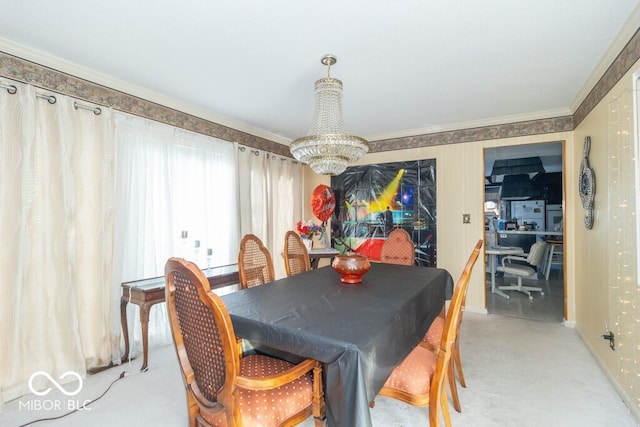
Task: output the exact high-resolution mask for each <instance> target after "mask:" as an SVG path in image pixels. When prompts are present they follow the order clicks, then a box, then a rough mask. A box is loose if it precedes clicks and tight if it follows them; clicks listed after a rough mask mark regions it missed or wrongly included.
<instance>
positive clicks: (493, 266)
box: [491, 254, 509, 299]
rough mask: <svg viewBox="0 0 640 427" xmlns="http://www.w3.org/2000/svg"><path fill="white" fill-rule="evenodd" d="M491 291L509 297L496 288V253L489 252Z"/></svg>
mask: <svg viewBox="0 0 640 427" xmlns="http://www.w3.org/2000/svg"><path fill="white" fill-rule="evenodd" d="M491 293H493V294H497V295H500V296H501V297H503V298H506V299H509V295H507V294H505V293H504V292H502V291H501V290H500V289H498V288H496V254H491Z"/></svg>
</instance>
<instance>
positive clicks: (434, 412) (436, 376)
mask: <svg viewBox="0 0 640 427" xmlns="http://www.w3.org/2000/svg"><path fill="white" fill-rule="evenodd" d="M481 242H482V241H480V243H481ZM479 253H480V249H479V247H478V246H476V248H475V249H474V250H473V252H472V254H471V256H470V257H469V260H468V261H467V266H466V267H465V269H464V271H463V272H462V275H461V276H460V278H459V279H458V283H457V284H456V287H455V288H454V291H453V297H452V298H451V303H450V305H449V310H448V311H447V315H446V318H445V321H444V325H443V332H442V339H441V340H440V343H439V345H438V347H437V351H436V352H434V351H432V349H430V348H428V345H427V344H426V343H424V341H423V342H421V343H420V344H419V345H417V346H416V347H415V348H414V349H413V350H412V351H411V353H409V355H408V356H407V357H406V358H405V359H404V360H403V361H402V363H401V364H400V365H398V366H397V367H396V368H395V369H394V370H393V372H392V373H391V376H390V377H389V378H388V379H387V381H386V382H385V384H384V386H383V387H382V389H381V390H380V393H379V394H380V395H382V396H388V397H392V398H394V399H398V400H401V401H403V402H407V403H409V404H411V405H414V406H429V425H430V426H431V427H436V426H439V425H440V409H441V410H442V415H443V418H444V421H445V425H447V426H450V425H451V419H450V414H449V405H448V402H447V393H446V390H445V387H444V383H445V379H446V378H447V377H449V376H450V369H449V366H450V364H451V353H452V349H453V345H454V343H455V341H456V339H457V336H458V326H459V324H460V316H461V315H462V303H463V301H464V297H465V295H466V293H467V288H468V286H469V278H470V276H471V269H472V267H473V265H474V264H475V262H476V260H477V258H478V255H479ZM423 344H424V345H423Z"/></svg>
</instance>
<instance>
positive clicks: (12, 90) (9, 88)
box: [0, 83, 18, 95]
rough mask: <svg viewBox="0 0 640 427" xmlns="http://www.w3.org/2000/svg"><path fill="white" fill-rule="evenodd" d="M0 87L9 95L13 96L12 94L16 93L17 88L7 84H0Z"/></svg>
mask: <svg viewBox="0 0 640 427" xmlns="http://www.w3.org/2000/svg"><path fill="white" fill-rule="evenodd" d="M0 87H1V88H3V89H6V90H7V92H9V93H10V94H11V95H13V94H14V93H16V92H17V91H18V88H17V87H15V86H14V85H8V84H4V83H0Z"/></svg>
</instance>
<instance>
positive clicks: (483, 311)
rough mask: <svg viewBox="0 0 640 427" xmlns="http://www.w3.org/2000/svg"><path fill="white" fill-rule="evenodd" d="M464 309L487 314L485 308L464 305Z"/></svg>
mask: <svg viewBox="0 0 640 427" xmlns="http://www.w3.org/2000/svg"><path fill="white" fill-rule="evenodd" d="M464 311H467V312H469V313H478V314H489V312H488V311H487V309H486V308H480V307H472V306H468V305H467V306H465V308H464Z"/></svg>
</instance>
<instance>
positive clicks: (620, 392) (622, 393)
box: [573, 322, 640, 423]
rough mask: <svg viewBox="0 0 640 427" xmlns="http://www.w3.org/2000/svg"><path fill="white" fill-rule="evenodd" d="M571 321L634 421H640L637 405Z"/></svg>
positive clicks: (639, 411) (639, 409) (639, 410)
mask: <svg viewBox="0 0 640 427" xmlns="http://www.w3.org/2000/svg"><path fill="white" fill-rule="evenodd" d="M573 323H574V329H575V330H576V332H577V333H578V336H579V337H580V339H581V340H582V343H583V344H584V345H585V347H587V349H588V350H589V353H591V355H592V356H593V358H594V359H596V362H597V363H598V365H600V369H602V372H604V375H605V376H606V377H607V379H608V380H609V382H610V383H611V385H612V386H613V388H614V389H615V390H616V392H617V393H618V395H619V396H620V398H621V399H622V401H623V402H624V404H625V405H626V406H627V409H628V410H629V412H631V415H633V417H634V418H635V419H636V421H638V422H639V423H640V408H638V405H636V404H635V402H634V401H633V399H631V397H630V396H629V395H628V394H627V392H626V391H625V390H624V389H623V388H622V387H620V383H618V380H616V378H615V377H614V376H613V375H611V372H609V370H608V369H607V367H606V365H605V364H604V362H603V361H602V359H601V358H600V356H599V355H598V353H597V352H596V351H595V349H594V348H593V347H592V346H591V344H589V342H588V341H587V340H586V339H585V338H584V334H583V333H582V331H581V330H580V328H579V327H578V326H576V325H575V322H573Z"/></svg>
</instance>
